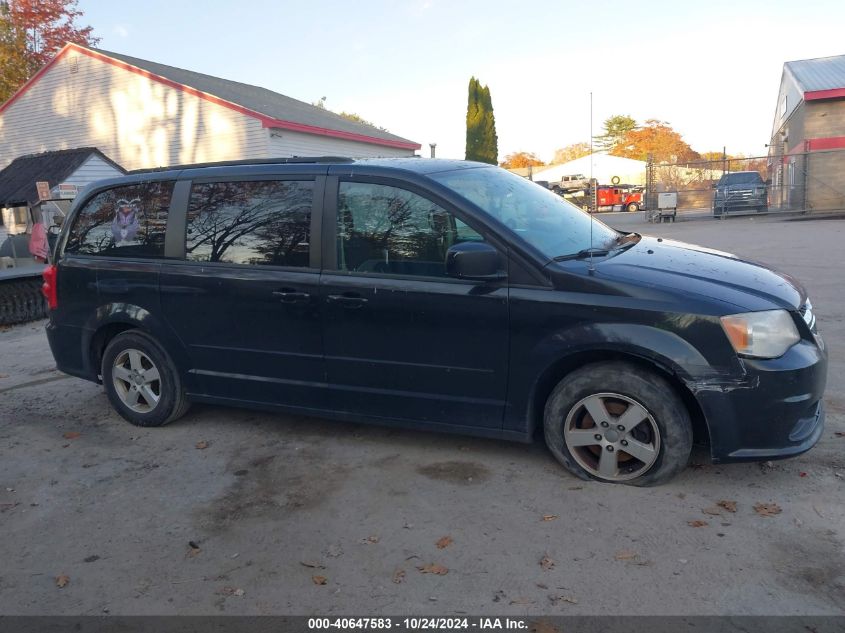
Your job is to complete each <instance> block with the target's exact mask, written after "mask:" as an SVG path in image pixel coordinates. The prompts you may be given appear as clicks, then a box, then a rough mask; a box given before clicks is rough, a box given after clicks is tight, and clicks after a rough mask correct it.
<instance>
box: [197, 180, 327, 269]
mask: <svg viewBox="0 0 845 633" xmlns="http://www.w3.org/2000/svg"><path fill="white" fill-rule="evenodd" d="M313 201H314V182H313V181H298V180H259V181H240V182H239V181H235V182H210V183H201V184H195V185H193V187H192V188H191V200H190V204H189V206H188V218H187V227H186V228H187V236H186V244H185V256H186V258H187V259H188V261H193V262H221V263H228V264H252V265H262V264H263V265H272V266H301V267H307V266H308V265H309V257H310V251H311V247H310V243H309V242H310V239H309V238H310V234H311V207H312V205H313Z"/></svg>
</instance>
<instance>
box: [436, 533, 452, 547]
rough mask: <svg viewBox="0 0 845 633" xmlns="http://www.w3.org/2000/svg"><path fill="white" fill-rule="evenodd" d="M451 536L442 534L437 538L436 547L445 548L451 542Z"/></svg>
mask: <svg viewBox="0 0 845 633" xmlns="http://www.w3.org/2000/svg"><path fill="white" fill-rule="evenodd" d="M452 542H453V541H452V537H451V536H444V537H442V538H439V539H437V543H435V545H437V549H445V548H447V547H449V546H450V545H451V544H452Z"/></svg>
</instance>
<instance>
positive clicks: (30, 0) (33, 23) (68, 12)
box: [0, 0, 100, 103]
mask: <svg viewBox="0 0 845 633" xmlns="http://www.w3.org/2000/svg"><path fill="white" fill-rule="evenodd" d="M80 17H82V11H80V10H79V9H78V8H77V0H8V1H6V0H0V103H2V102H4V101H6V100H7V99H8V98H9V97H11V96H12V94H14V92H15V91H16V90H17V89H18V88H20V87H21V85H22V84H23V83H24V82H25V81H26V80H27V79H29V78H30V77H32V75H33V74H35V72H36V71H37V70H38V69H39V68H41V67H42V66H43V65H44V64H46V63H47V62H48V61H50V59H52V58H53V56H55V54H56V53H58V52H59V50H60V49H61V48H62V47H63V46H64V45H65V44H67V43H68V42H73V43H75V44H81V45H83V46H94V45H95V44H97V42H99V41H100V39H99V38H97V37H94V36H93V35H92V34H91V32H92V27H90V26H84V27H83V26H79V25H78V24H77V23H76V20H77V18H80Z"/></svg>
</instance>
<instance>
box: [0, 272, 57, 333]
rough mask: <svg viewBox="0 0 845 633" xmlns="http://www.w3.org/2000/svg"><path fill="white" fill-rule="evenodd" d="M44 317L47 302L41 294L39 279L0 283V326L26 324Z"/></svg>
mask: <svg viewBox="0 0 845 633" xmlns="http://www.w3.org/2000/svg"><path fill="white" fill-rule="evenodd" d="M46 316H47V302H46V301H45V300H44V295H42V294H41V280H40V279H11V280H9V281H3V282H0V325H13V324H15V323H26V322H27V321H35V320H36V319H43V318H44V317H46Z"/></svg>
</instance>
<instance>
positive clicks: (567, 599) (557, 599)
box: [549, 596, 578, 604]
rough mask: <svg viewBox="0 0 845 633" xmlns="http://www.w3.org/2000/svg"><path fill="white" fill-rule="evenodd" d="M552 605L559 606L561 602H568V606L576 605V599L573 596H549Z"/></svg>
mask: <svg viewBox="0 0 845 633" xmlns="http://www.w3.org/2000/svg"><path fill="white" fill-rule="evenodd" d="M549 600H551V601H552V604H560V603H561V602H568V603H569V604H578V598H576V597H575V596H549Z"/></svg>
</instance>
